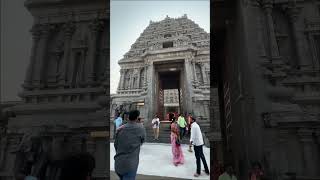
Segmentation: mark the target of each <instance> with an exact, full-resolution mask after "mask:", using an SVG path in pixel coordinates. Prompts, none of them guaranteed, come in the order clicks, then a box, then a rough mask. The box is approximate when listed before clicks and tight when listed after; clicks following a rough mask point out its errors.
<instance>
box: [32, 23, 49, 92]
mask: <svg viewBox="0 0 320 180" xmlns="http://www.w3.org/2000/svg"><path fill="white" fill-rule="evenodd" d="M50 28H51V25H50V24H42V25H40V31H41V34H40V39H39V44H38V46H37V47H38V49H37V56H36V58H37V60H36V63H35V69H34V79H33V82H34V85H35V87H36V88H37V89H39V88H40V87H41V86H43V85H44V84H43V79H44V77H43V75H44V74H43V72H44V68H45V60H46V56H47V47H48V40H49V35H50Z"/></svg>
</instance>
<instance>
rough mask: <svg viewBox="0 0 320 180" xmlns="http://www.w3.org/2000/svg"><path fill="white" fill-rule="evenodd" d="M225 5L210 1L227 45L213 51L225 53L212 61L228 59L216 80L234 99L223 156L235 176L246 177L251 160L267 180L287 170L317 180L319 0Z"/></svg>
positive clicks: (249, 0)
mask: <svg viewBox="0 0 320 180" xmlns="http://www.w3.org/2000/svg"><path fill="white" fill-rule="evenodd" d="M224 3H227V1H218V2H216V3H214V9H215V11H214V12H216V14H214V16H213V17H214V22H216V23H215V24H214V26H213V28H214V31H213V32H212V33H213V34H214V35H216V37H219V36H220V35H221V36H222V32H224V33H225V36H224V37H226V38H223V40H221V41H219V43H222V42H224V43H225V48H224V50H221V51H222V52H213V53H217V54H219V55H218V56H217V57H223V58H221V59H214V60H216V61H219V62H217V64H222V63H225V64H223V65H222V66H221V67H223V68H224V69H222V72H223V73H221V75H222V76H220V77H222V78H223V84H224V85H229V86H230V97H231V98H230V104H231V105H230V111H228V112H229V113H230V114H231V116H230V117H231V118H229V119H227V120H229V121H228V122H229V125H228V126H226V125H224V123H223V124H222V125H221V129H226V130H227V132H228V133H227V137H228V138H227V139H226V140H227V142H226V144H227V145H226V147H225V148H226V150H224V156H223V157H221V159H220V160H222V159H223V160H224V161H230V162H232V163H233V164H234V165H235V167H236V170H237V172H238V175H239V177H240V179H247V176H248V173H247V172H248V170H249V169H250V168H251V162H253V161H259V162H261V163H262V165H263V167H264V170H265V171H266V174H267V175H268V177H269V179H285V174H286V173H288V172H290V173H295V174H296V176H297V179H319V176H320V174H319V173H320V172H319V170H317V169H318V168H317V167H319V166H320V164H319V162H320V161H319V158H320V153H319V152H320V149H319V147H320V146H319V142H318V141H317V140H316V139H318V134H319V131H320V128H319V127H320V116H319V115H320V114H319V112H320V111H319V110H320V109H319V108H320V101H319V97H320V96H319V95H320V94H319V92H320V91H319V90H320V89H319V87H320V86H319V82H320V73H319V69H320V66H319V57H320V56H319V48H318V46H319V33H320V14H319V5H320V2H319V1H312V2H311V1H303V0H302V1H280V0H275V1H271V0H263V1H256V0H243V1H237V3H230V4H229V5H230V6H229V5H226V4H224ZM231 12H233V13H231ZM228 13H229V14H228ZM215 43H218V42H215ZM315 47H316V48H315ZM221 55H222V56H221ZM224 72H227V73H224ZM226 94H228V93H227V92H226V91H224V95H226ZM223 116H226V115H223ZM213 120H214V121H220V120H219V119H213ZM213 124H219V122H216V123H213ZM212 131H214V129H212ZM212 136H214V133H212ZM224 138H225V137H223V139H224ZM209 139H213V140H212V141H214V139H215V138H214V137H209ZM221 146H223V145H221ZM228 150H232V151H228ZM311 156H312V157H311ZM229 157H230V158H229ZM228 158H229V159H228Z"/></svg>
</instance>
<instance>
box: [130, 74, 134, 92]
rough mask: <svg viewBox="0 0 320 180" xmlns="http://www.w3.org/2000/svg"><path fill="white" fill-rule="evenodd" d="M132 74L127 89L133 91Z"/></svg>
mask: <svg viewBox="0 0 320 180" xmlns="http://www.w3.org/2000/svg"><path fill="white" fill-rule="evenodd" d="M133 77H134V76H133V74H130V81H129V82H130V83H129V89H133Z"/></svg>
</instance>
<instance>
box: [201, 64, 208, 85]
mask: <svg viewBox="0 0 320 180" xmlns="http://www.w3.org/2000/svg"><path fill="white" fill-rule="evenodd" d="M200 66H201V73H202V79H203V84H204V85H206V84H207V76H206V72H205V69H204V68H205V63H200Z"/></svg>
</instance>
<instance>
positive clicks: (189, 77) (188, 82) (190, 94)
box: [184, 55, 194, 112]
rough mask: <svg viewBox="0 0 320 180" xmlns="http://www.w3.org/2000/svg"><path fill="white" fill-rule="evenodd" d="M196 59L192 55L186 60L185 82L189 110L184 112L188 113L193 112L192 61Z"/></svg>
mask: <svg viewBox="0 0 320 180" xmlns="http://www.w3.org/2000/svg"><path fill="white" fill-rule="evenodd" d="M193 58H194V57H193V56H192V55H191V56H189V57H187V58H186V59H185V78H186V79H185V80H184V82H185V83H186V87H187V88H186V92H187V96H186V98H185V99H186V101H185V102H186V105H187V109H185V110H184V111H186V112H191V110H192V106H191V105H192V98H191V97H193V88H192V85H191V80H192V68H191V61H192V59H193Z"/></svg>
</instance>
